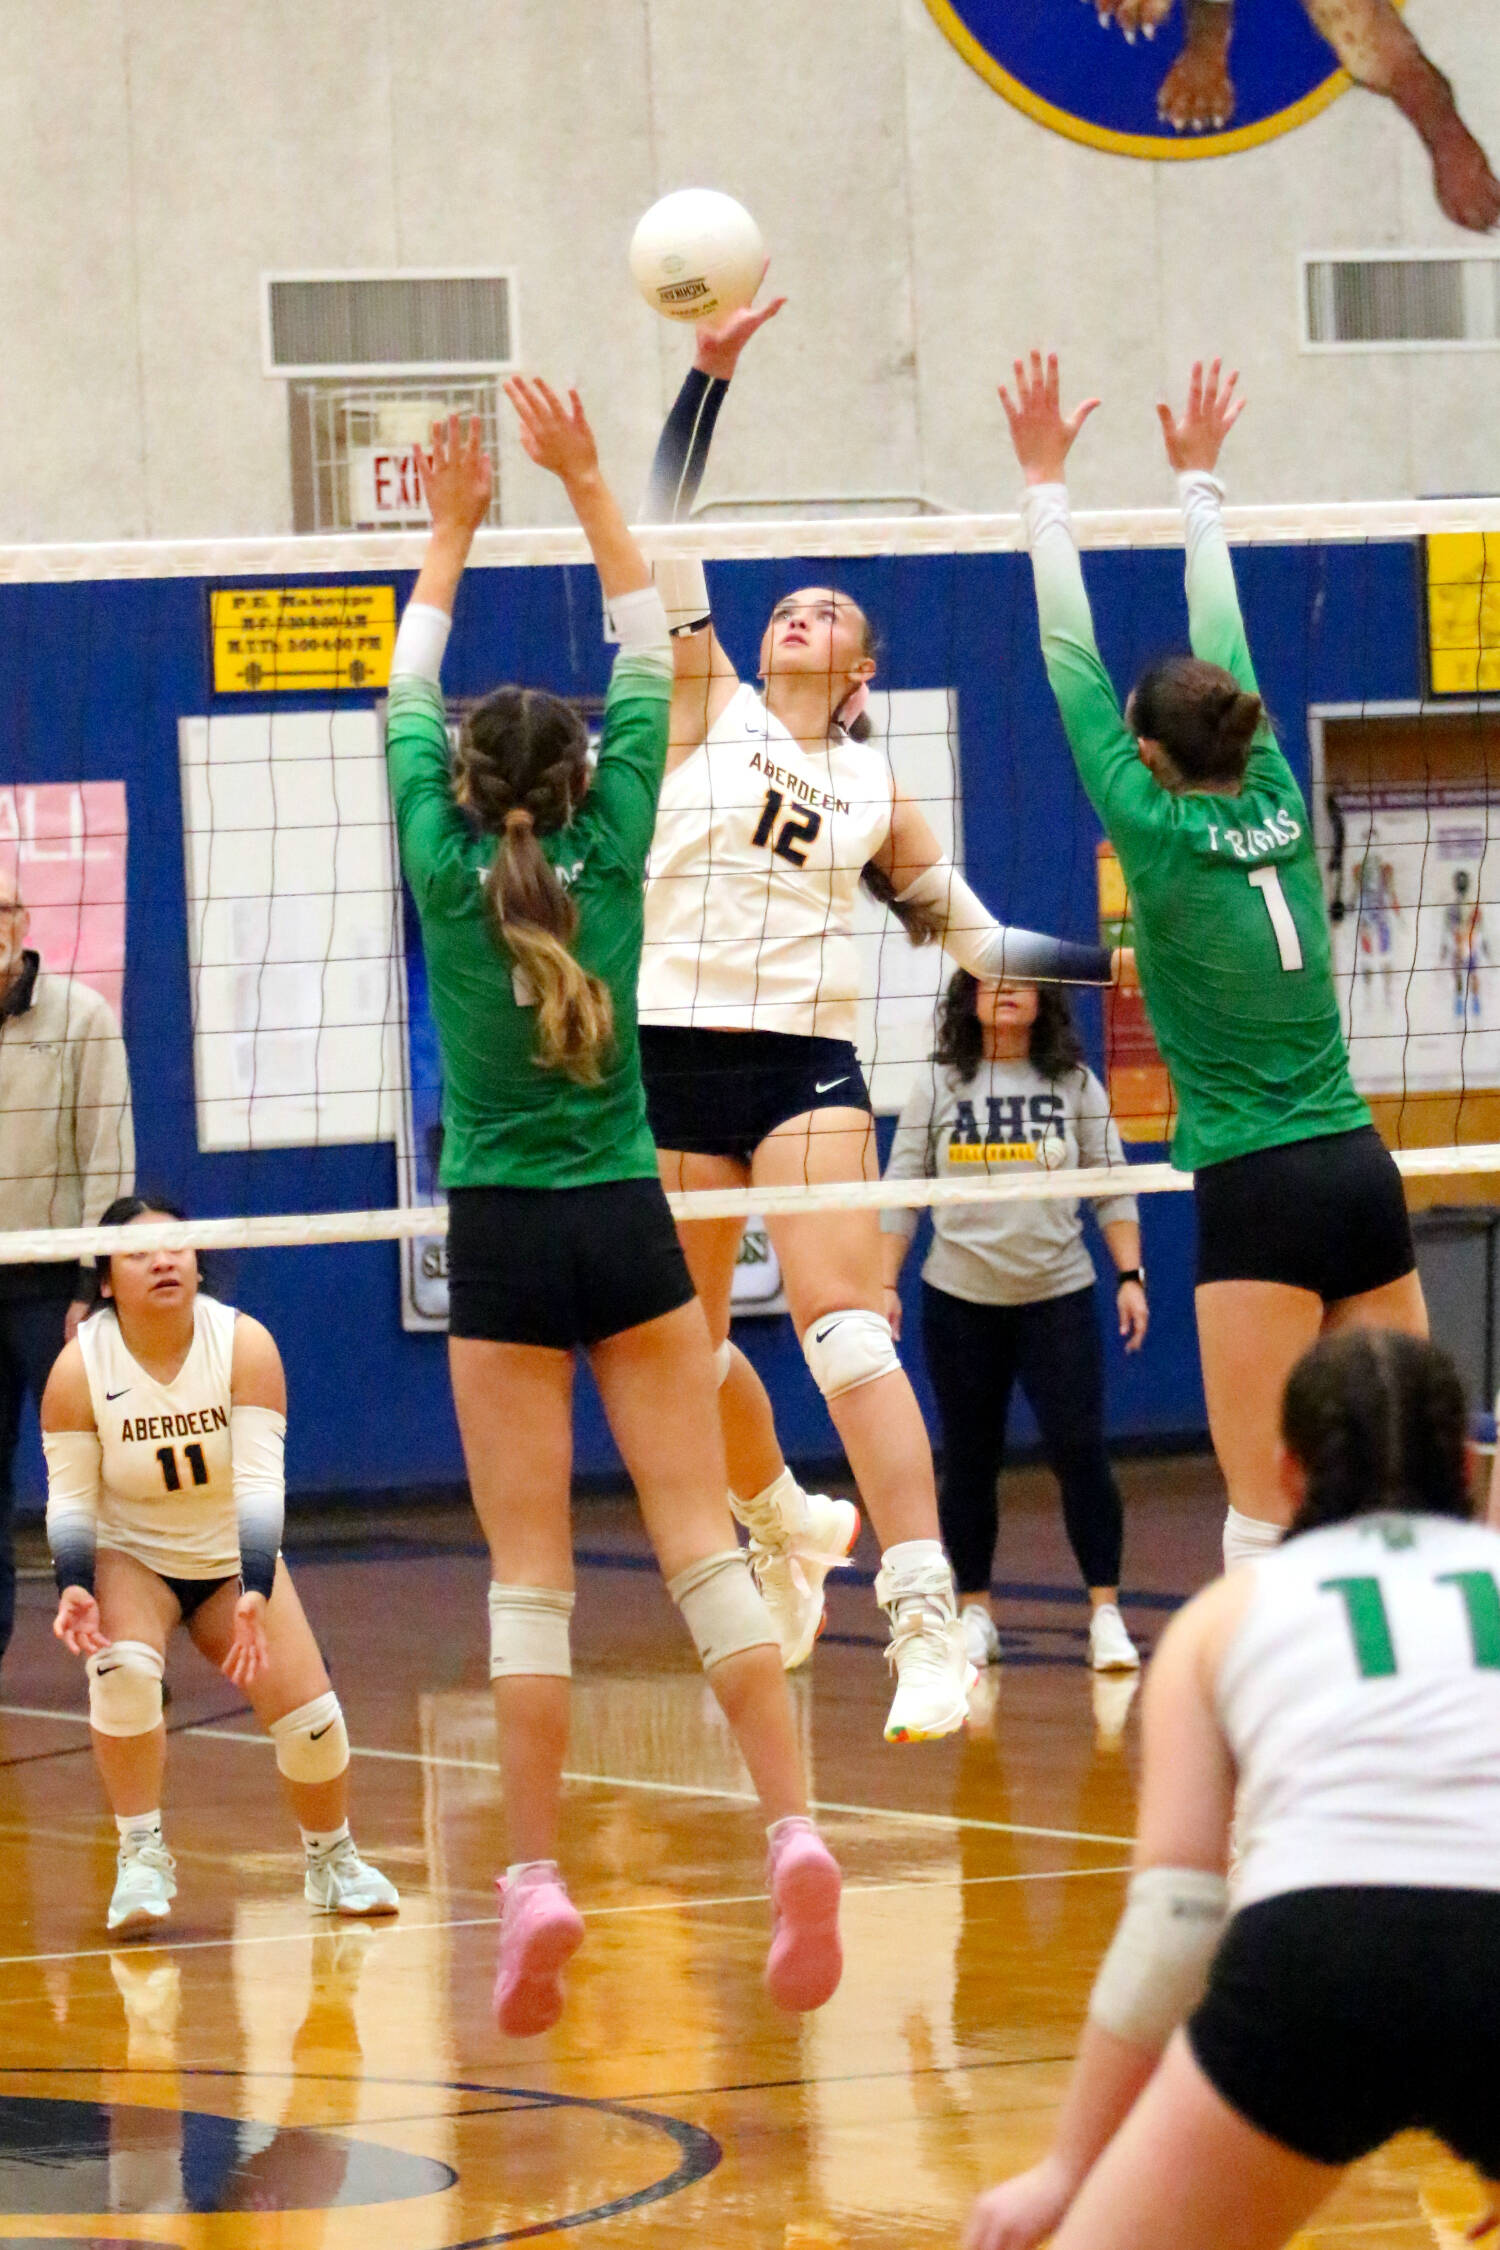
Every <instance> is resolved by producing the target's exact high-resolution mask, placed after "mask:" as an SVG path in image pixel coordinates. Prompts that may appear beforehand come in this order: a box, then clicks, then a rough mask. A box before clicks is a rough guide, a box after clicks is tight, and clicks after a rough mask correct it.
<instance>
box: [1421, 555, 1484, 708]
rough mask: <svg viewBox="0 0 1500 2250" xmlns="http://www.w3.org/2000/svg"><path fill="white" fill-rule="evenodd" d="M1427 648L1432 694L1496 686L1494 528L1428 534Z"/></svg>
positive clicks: (1464, 692) (1476, 692)
mask: <svg viewBox="0 0 1500 2250" xmlns="http://www.w3.org/2000/svg"><path fill="white" fill-rule="evenodd" d="M1427 648H1428V655H1429V659H1430V663H1431V679H1430V686H1431V690H1432V693H1433V694H1434V695H1480V694H1483V693H1486V692H1488V691H1490V690H1493V689H1495V688H1500V531H1435V532H1433V533H1432V534H1431V535H1430V536H1429V538H1428V541H1427Z"/></svg>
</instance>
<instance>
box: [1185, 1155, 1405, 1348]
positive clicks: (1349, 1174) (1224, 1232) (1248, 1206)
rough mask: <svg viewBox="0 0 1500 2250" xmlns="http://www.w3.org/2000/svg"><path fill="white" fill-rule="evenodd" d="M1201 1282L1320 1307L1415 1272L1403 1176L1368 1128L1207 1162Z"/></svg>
mask: <svg viewBox="0 0 1500 2250" xmlns="http://www.w3.org/2000/svg"><path fill="white" fill-rule="evenodd" d="M1193 1202H1194V1206H1195V1208H1196V1210H1197V1214H1198V1280H1199V1282H1200V1283H1202V1282H1205V1281H1281V1282H1286V1283H1288V1284H1289V1285H1290V1286H1291V1287H1292V1288H1293V1289H1310V1290H1311V1291H1312V1292H1313V1294H1314V1295H1315V1296H1318V1297H1321V1298H1322V1300H1323V1302H1324V1304H1325V1305H1332V1304H1337V1303H1338V1301H1339V1299H1340V1298H1342V1297H1359V1296H1363V1294H1364V1293H1365V1291H1366V1290H1368V1289H1383V1288H1384V1287H1385V1286H1386V1284H1387V1282H1391V1281H1399V1280H1400V1278H1401V1276H1402V1275H1403V1274H1406V1273H1410V1272H1411V1271H1412V1269H1413V1267H1414V1266H1415V1265H1416V1262H1417V1258H1416V1252H1415V1251H1414V1250H1413V1248H1412V1239H1411V1221H1410V1219H1409V1218H1408V1217H1407V1215H1406V1197H1405V1196H1404V1195H1403V1193H1402V1191H1401V1175H1400V1173H1399V1172H1398V1171H1397V1170H1396V1167H1395V1164H1394V1162H1393V1161H1392V1158H1391V1153H1390V1150H1389V1149H1388V1148H1387V1147H1386V1146H1385V1143H1384V1142H1383V1141H1382V1140H1381V1138H1380V1135H1379V1134H1378V1133H1377V1132H1376V1130H1375V1128H1374V1126H1373V1125H1361V1126H1360V1127H1358V1128H1357V1129H1356V1130H1355V1131H1354V1132H1352V1133H1329V1134H1327V1135H1325V1136H1320V1137H1319V1138H1318V1139H1316V1140H1310V1141H1288V1142H1287V1143H1286V1145H1285V1146H1284V1147H1282V1148H1263V1149H1257V1150H1255V1152H1254V1153H1253V1154H1252V1155H1250V1156H1232V1157H1230V1159H1229V1161H1228V1162H1227V1163H1225V1164H1205V1165H1204V1166H1203V1168H1202V1170H1201V1171H1200V1172H1199V1173H1198V1174H1197V1175H1196V1177H1195V1179H1194V1182H1193Z"/></svg>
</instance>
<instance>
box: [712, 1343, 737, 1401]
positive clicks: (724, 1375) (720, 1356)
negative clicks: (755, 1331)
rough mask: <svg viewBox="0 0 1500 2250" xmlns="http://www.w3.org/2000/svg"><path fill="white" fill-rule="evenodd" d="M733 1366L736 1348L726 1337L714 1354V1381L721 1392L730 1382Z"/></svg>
mask: <svg viewBox="0 0 1500 2250" xmlns="http://www.w3.org/2000/svg"><path fill="white" fill-rule="evenodd" d="M733 1365H734V1346H733V1344H731V1343H730V1341H729V1339H728V1337H727V1336H726V1338H725V1339H724V1341H723V1343H722V1344H721V1345H720V1346H719V1348H718V1350H717V1351H716V1352H715V1353H714V1381H715V1382H716V1383H717V1384H718V1386H719V1388H720V1390H721V1391H722V1390H723V1388H724V1385H725V1384H726V1383H727V1382H728V1380H729V1370H730V1368H731V1367H733Z"/></svg>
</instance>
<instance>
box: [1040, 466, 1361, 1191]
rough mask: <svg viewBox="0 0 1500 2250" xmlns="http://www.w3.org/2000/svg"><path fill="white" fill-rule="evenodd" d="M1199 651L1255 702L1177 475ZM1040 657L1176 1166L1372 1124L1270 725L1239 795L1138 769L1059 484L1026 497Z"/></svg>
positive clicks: (1203, 537)
mask: <svg viewBox="0 0 1500 2250" xmlns="http://www.w3.org/2000/svg"><path fill="white" fill-rule="evenodd" d="M1182 484H1183V505H1184V510H1185V514H1186V519H1187V596H1188V620H1189V629H1190V635H1191V640H1192V646H1193V653H1194V654H1195V655H1196V656H1200V657H1203V658H1205V659H1206V660H1207V661H1208V662H1209V663H1212V664H1219V665H1222V666H1223V668H1224V669H1225V670H1226V671H1227V672H1230V673H1231V674H1232V675H1233V677H1234V678H1235V679H1236V680H1237V681H1238V683H1239V685H1240V686H1241V688H1243V689H1244V690H1245V692H1246V693H1247V694H1251V695H1255V694H1258V693H1259V690H1258V688H1257V686H1256V681H1255V672H1254V668H1253V666H1252V664H1251V662H1250V651H1249V647H1248V645H1247V643H1246V639H1245V629H1244V624H1243V621H1242V619H1241V616H1240V606H1239V598H1238V595H1237V593H1236V590H1235V583H1234V569H1233V565H1232V563H1231V561H1230V556H1229V547H1228V543H1227V541H1226V540H1225V537H1224V528H1223V523H1222V521H1221V518H1220V513H1219V486H1218V484H1217V482H1216V481H1215V480H1214V479H1213V478H1211V477H1206V476H1198V477H1185V478H1184V479H1183V480H1182ZM1026 523H1027V530H1028V535H1029V540H1030V546H1031V557H1032V567H1033V571H1034V575H1035V578H1036V591H1037V608H1038V612H1039V615H1040V620H1041V631H1042V653H1043V656H1044V658H1045V660H1046V665H1047V676H1048V678H1049V680H1050V681H1051V683H1052V691H1053V693H1054V695H1055V696H1056V698H1057V704H1058V709H1059V711H1060V712H1061V714H1062V721H1063V726H1064V728H1065V730H1066V733H1067V737H1068V741H1069V743H1070V745H1071V747H1072V751H1073V758H1074V762H1075V763H1076V765H1077V767H1078V772H1079V776H1080V778H1081V780H1082V782H1083V786H1084V788H1085V789H1086V790H1087V792H1088V795H1089V799H1090V801H1091V803H1092V804H1093V807H1094V810H1095V811H1096V812H1097V813H1098V815H1099V818H1100V820H1101V821H1102V822H1103V824H1104V827H1105V831H1106V833H1107V834H1108V836H1109V838H1110V840H1111V842H1112V843H1113V845H1114V847H1115V850H1116V852H1117V853H1118V854H1119V858H1120V865H1121V867H1122V869H1123V871H1124V875H1125V880H1126V883H1127V885H1128V886H1129V890H1130V894H1131V900H1132V904H1133V910H1134V926H1135V942H1136V955H1137V961H1138V965H1139V969H1140V977H1141V984H1142V988H1143V990H1144V993H1145V997H1146V1006H1147V1009H1148V1011H1149V1013H1150V1017H1151V1023H1152V1027H1153V1029H1154V1030H1155V1033H1156V1038H1157V1042H1158V1044H1159V1046H1160V1048H1161V1051H1162V1054H1163V1057H1164V1058H1165V1060H1166V1063H1167V1067H1168V1069H1169V1070H1170V1071H1171V1074H1172V1083H1173V1086H1174V1088H1175V1090H1176V1096H1177V1107H1178V1116H1177V1127H1176V1132H1175V1134H1174V1137H1173V1142H1172V1161H1173V1163H1174V1164H1176V1165H1179V1166H1180V1167H1181V1168H1182V1169H1183V1170H1185V1171H1195V1170H1197V1169H1199V1168H1200V1167H1201V1166H1203V1165H1206V1164H1220V1163H1223V1162H1224V1161H1225V1160H1226V1159H1227V1158H1229V1157H1235V1156H1247V1155H1249V1154H1250V1153H1251V1152H1252V1151H1253V1150H1255V1149H1262V1148H1276V1147H1279V1146H1281V1145H1283V1144H1284V1143H1286V1142H1288V1141H1300V1140H1312V1139H1316V1138H1317V1137H1319V1136H1321V1135H1326V1134H1330V1133H1345V1132H1349V1131H1351V1130H1353V1129H1354V1128H1356V1127H1358V1126H1361V1125H1367V1124H1368V1123H1369V1122H1370V1113H1369V1110H1368V1109H1367V1107H1366V1106H1365V1103H1364V1102H1363V1100H1362V1099H1361V1098H1360V1096H1359V1095H1358V1094H1357V1093H1356V1092H1355V1089H1354V1082H1353V1079H1352V1078H1351V1076H1350V1073H1349V1053H1348V1049H1347V1047H1346V1045H1345V1042H1344V1033H1343V1025H1342V1022H1341V1019H1340V1012H1339V1004H1338V996H1337V993H1336V991H1335V988H1334V982H1333V958H1332V946H1331V942H1330V938H1329V931H1328V917H1327V913H1326V911H1325V909H1324V904H1323V892H1322V884H1321V882H1320V879H1319V873H1318V864H1317V855H1316V850H1315V847H1314V843H1313V836H1312V823H1311V821H1310V820H1309V818H1308V811H1307V806H1306V803H1305V802H1304V799H1303V796H1302V792H1301V790H1300V789H1299V788H1298V786H1297V782H1296V777H1295V776H1294V774H1293V773H1292V770H1291V768H1290V766H1289V765H1288V764H1287V762H1286V759H1285V758H1284V757H1283V756H1282V753H1281V750H1280V749H1279V747H1278V745H1277V742H1276V738H1275V736H1274V734H1273V733H1272V732H1271V729H1270V727H1269V726H1262V727H1261V729H1260V731H1259V733H1258V734H1257V735H1256V737H1255V741H1254V743H1253V745H1252V747H1251V753H1250V761H1249V764H1248V766H1247V768H1246V771H1245V778H1244V782H1243V784H1242V786H1241V788H1240V790H1239V791H1238V793H1237V794H1235V795H1213V794H1209V793H1207V792H1204V791H1198V790H1188V791H1184V792H1181V793H1174V792H1172V791H1170V790H1167V789H1164V788H1162V786H1161V785H1160V783H1159V782H1157V781H1156V780H1155V779H1154V778H1153V776H1152V775H1151V773H1150V772H1149V771H1148V769H1147V768H1146V766H1145V765H1144V764H1143V763H1142V762H1141V759H1140V756H1139V753H1138V751H1137V748H1136V742H1135V737H1134V735H1133V734H1132V733H1131V732H1130V730H1129V728H1128V727H1127V726H1126V724H1125V721H1124V718H1123V716H1122V713H1121V710H1120V705H1119V700H1118V698H1117V697H1116V695H1115V691H1114V688H1113V686H1112V684H1111V682H1110V678H1109V674H1108V673H1107V672H1106V670H1105V668H1104V665H1103V662H1102V660H1101V658H1100V655H1099V651H1098V648H1097V646H1096V644H1095V640H1094V628H1093V619H1092V617H1091V615H1090V611H1089V604H1088V596H1087V594H1086V592H1085V590H1084V583H1083V571H1082V568H1081V566H1080V563H1079V558H1078V550H1077V546H1076V544H1075V542H1074V538H1073V531H1072V525H1071V523H1070V521H1069V518H1068V508H1067V494H1066V491H1065V490H1064V488H1063V487H1062V486H1061V485H1038V486H1034V487H1032V489H1031V490H1030V491H1029V492H1028V493H1027V496H1026Z"/></svg>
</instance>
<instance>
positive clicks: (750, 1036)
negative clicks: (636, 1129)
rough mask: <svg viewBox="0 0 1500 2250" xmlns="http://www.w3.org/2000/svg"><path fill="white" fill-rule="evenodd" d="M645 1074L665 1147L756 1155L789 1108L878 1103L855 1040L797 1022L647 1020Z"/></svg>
mask: <svg viewBox="0 0 1500 2250" xmlns="http://www.w3.org/2000/svg"><path fill="white" fill-rule="evenodd" d="M641 1075H642V1076H643V1078H644V1079H645V1081H646V1115H647V1116H648V1117H649V1118H650V1120H651V1137H652V1139H653V1140H654V1141H655V1143H656V1145H657V1147H658V1148H675V1149H683V1150H686V1151H688V1152H689V1153H690V1154H692V1155H694V1156H732V1157H733V1158H734V1159H735V1161H736V1162H737V1163H739V1164H748V1163H749V1161H750V1159H751V1157H752V1156H753V1155H754V1154H755V1151H756V1150H757V1149H758V1148H759V1147H760V1144H761V1142H762V1141H763V1140H766V1139H768V1138H769V1136H770V1135H771V1134H772V1133H774V1132H775V1130H776V1128H777V1126H778V1125H784V1124H785V1123H786V1121H787V1119H788V1118H789V1117H801V1116H803V1115H805V1113H806V1112H807V1111H808V1110H811V1109H862V1110H865V1111H866V1112H868V1110H869V1108H870V1090H869V1088H868V1087H867V1086H866V1084H865V1074H864V1072H863V1071H862V1070H861V1069H860V1067H859V1057H858V1055H857V1054H856V1053H855V1051H854V1048H853V1046H852V1044H851V1043H850V1041H849V1040H847V1039H814V1038H811V1037H804V1036H803V1035H802V1034H801V1033H800V1032H794V1031H714V1030H707V1029H705V1030H701V1031H700V1030H695V1029H693V1028H692V1027H691V1026H686V1027H682V1028H679V1027H678V1026H676V1025H674V1024H659V1023H643V1024H642V1025H641Z"/></svg>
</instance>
